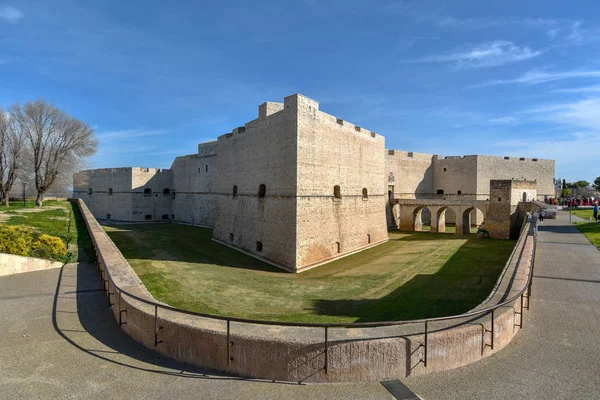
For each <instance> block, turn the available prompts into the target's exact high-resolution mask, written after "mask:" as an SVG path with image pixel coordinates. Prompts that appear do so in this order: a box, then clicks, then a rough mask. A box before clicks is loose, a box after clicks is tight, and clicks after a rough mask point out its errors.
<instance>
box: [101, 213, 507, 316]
mask: <svg viewBox="0 0 600 400" xmlns="http://www.w3.org/2000/svg"><path fill="white" fill-rule="evenodd" d="M104 228H105V230H106V232H107V233H108V235H109V236H110V238H111V239H112V240H113V241H114V242H115V244H116V245H117V246H118V248H119V250H121V252H122V253H123V255H124V256H125V258H126V259H127V260H128V261H129V263H130V264H131V266H132V267H133V269H134V270H135V272H136V273H137V274H138V275H139V276H140V278H141V279H142V281H143V282H144V284H145V285H146V287H147V288H148V290H150V292H151V293H152V295H153V296H154V297H155V298H157V299H158V300H160V301H162V302H165V303H167V304H169V305H172V306H175V307H179V308H184V309H188V310H193V311H198V312H204V313H213V314H220V315H228V316H233V317H243V318H254V319H270V320H279V321H301V322H367V321H380V320H403V319H414V318H425V317H437V316H444V315H452V314H457V313H462V312H465V311H467V310H469V309H471V308H473V307H475V306H477V305H478V304H479V303H481V302H482V301H483V300H484V299H485V298H486V297H487V296H488V295H489V293H490V291H491V290H492V288H493V286H494V284H495V283H496V280H497V279H498V276H499V275H500V273H501V271H502V269H503V268H504V265H505V263H506V261H507V260H508V257H509V256H510V253H511V251H512V249H513V246H514V245H515V241H512V240H492V239H477V238H476V235H475V234H471V235H465V236H455V235H453V234H448V233H447V234H436V233H429V232H399V231H392V232H390V240H389V242H387V243H384V244H382V245H380V246H377V247H375V248H372V249H369V250H365V251H363V252H360V253H358V254H354V255H351V256H348V257H345V258H343V259H341V260H338V261H334V262H332V263H329V264H326V265H324V266H321V267H318V268H315V269H312V270H309V271H307V272H305V273H302V274H291V273H286V272H282V271H281V270H280V269H277V268H275V267H272V266H270V265H268V264H265V263H263V262H261V261H258V260H256V259H254V258H252V257H250V256H247V255H245V254H242V253H240V252H238V251H235V250H232V249H230V248H228V247H226V246H223V245H220V244H218V243H215V242H214V241H212V240H211V238H212V231H211V230H210V229H205V228H199V227H192V226H186V225H179V224H127V225H112V226H105V227H104Z"/></svg>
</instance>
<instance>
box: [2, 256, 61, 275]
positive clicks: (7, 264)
mask: <svg viewBox="0 0 600 400" xmlns="http://www.w3.org/2000/svg"><path fill="white" fill-rule="evenodd" d="M63 265H64V264H63V263H61V262H58V261H52V260H44V259H42V258H34V257H23V256H16V255H14V254H6V253H0V276H4V275H12V274H20V273H23V272H33V271H41V270H44V269H50V268H60V267H62V266H63Z"/></svg>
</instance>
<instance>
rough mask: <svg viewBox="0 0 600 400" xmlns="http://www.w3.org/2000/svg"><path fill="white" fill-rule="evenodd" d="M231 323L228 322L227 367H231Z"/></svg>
mask: <svg viewBox="0 0 600 400" xmlns="http://www.w3.org/2000/svg"><path fill="white" fill-rule="evenodd" d="M230 322H231V321H229V320H227V365H231V342H230V341H229V337H230V335H229V332H230V329H231V328H230Z"/></svg>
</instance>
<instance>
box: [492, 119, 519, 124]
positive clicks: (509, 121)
mask: <svg viewBox="0 0 600 400" xmlns="http://www.w3.org/2000/svg"><path fill="white" fill-rule="evenodd" d="M489 123H490V124H494V125H517V124H518V123H519V120H518V119H517V118H515V117H498V118H491V119H490V120H489Z"/></svg>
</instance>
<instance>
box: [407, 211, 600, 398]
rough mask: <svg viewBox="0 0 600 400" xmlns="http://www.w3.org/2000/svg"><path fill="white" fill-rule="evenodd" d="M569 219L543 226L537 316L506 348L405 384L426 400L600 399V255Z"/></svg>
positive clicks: (529, 315) (534, 303)
mask: <svg viewBox="0 0 600 400" xmlns="http://www.w3.org/2000/svg"><path fill="white" fill-rule="evenodd" d="M568 220H569V215H568V213H565V212H562V211H559V212H558V219H556V220H553V219H547V220H546V221H545V222H544V224H543V225H540V228H539V236H538V239H539V240H538V248H537V257H536V263H535V271H534V281H533V287H532V300H531V310H530V311H529V312H527V311H526V313H525V319H524V329H523V331H522V332H520V333H519V334H518V335H517V336H516V337H515V339H514V340H513V341H512V343H510V344H509V345H508V346H507V347H506V348H504V349H503V350H502V351H500V352H498V353H497V354H495V355H493V356H491V357H488V358H487V359H485V360H483V361H480V362H477V363H475V364H472V365H469V366H466V367H463V368H459V369H456V370H453V371H447V372H443V373H437V374H431V375H427V376H422V377H414V378H409V379H407V380H406V384H407V385H408V386H409V387H410V388H411V389H412V390H413V391H415V392H416V393H418V394H419V395H420V396H422V397H423V398H424V399H506V398H528V399H598V398H600V251H598V249H597V248H596V247H595V246H593V245H592V244H591V243H590V242H589V241H588V239H587V238H586V237H585V236H584V235H583V234H581V233H579V231H578V230H577V228H575V227H574V226H571V225H569V223H568Z"/></svg>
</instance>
